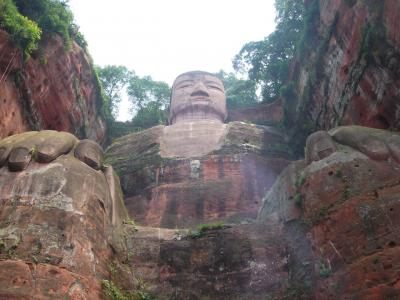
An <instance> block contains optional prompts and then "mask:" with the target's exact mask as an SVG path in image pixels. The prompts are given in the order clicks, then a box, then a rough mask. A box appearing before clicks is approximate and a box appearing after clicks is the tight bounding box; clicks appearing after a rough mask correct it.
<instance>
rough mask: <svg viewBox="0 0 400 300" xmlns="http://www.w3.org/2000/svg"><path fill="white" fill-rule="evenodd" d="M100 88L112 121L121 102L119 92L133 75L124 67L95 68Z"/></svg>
mask: <svg viewBox="0 0 400 300" xmlns="http://www.w3.org/2000/svg"><path fill="white" fill-rule="evenodd" d="M96 71H97V74H98V76H99V80H100V83H101V86H102V87H103V89H104V96H105V98H106V105H107V108H106V109H107V110H108V111H109V113H110V115H111V116H112V118H113V119H115V118H116V117H117V116H118V107H119V104H120V102H121V100H122V95H121V92H122V90H123V89H124V87H125V86H126V85H127V83H128V82H129V80H130V78H131V76H132V75H133V73H132V72H131V71H129V70H128V69H127V68H126V67H125V66H116V65H108V66H105V67H100V66H96Z"/></svg>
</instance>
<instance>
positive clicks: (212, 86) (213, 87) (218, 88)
mask: <svg viewBox="0 0 400 300" xmlns="http://www.w3.org/2000/svg"><path fill="white" fill-rule="evenodd" d="M207 87H208V88H210V89H214V90H218V91H221V92H222V89H221V88H220V87H219V86H216V85H207Z"/></svg>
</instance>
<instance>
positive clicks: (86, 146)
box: [75, 140, 103, 170]
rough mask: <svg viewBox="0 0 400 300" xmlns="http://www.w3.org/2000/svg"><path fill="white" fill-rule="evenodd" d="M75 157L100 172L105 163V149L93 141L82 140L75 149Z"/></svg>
mask: <svg viewBox="0 0 400 300" xmlns="http://www.w3.org/2000/svg"><path fill="white" fill-rule="evenodd" d="M75 157H76V158H78V159H79V160H81V161H83V162H84V163H85V164H87V165H88V166H90V167H92V168H93V169H95V170H99V169H100V168H101V166H102V163H103V149H101V147H100V145H99V144H97V143H96V142H94V141H91V140H82V141H80V142H79V143H78V145H77V146H76V148H75Z"/></svg>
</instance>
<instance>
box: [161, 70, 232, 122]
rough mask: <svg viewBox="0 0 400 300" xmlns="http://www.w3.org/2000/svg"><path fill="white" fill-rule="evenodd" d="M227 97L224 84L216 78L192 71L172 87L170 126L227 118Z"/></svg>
mask: <svg viewBox="0 0 400 300" xmlns="http://www.w3.org/2000/svg"><path fill="white" fill-rule="evenodd" d="M226 115H227V112H226V97H225V91H224V85H223V84H222V81H221V80H220V79H219V78H218V77H216V76H215V75H213V74H211V73H207V72H202V71H192V72H187V73H183V74H181V75H179V76H178V77H177V78H176V79H175V81H174V84H173V85H172V94H171V105H170V112H169V123H170V124H175V123H179V122H184V121H198V120H213V121H217V122H221V123H223V122H224V121H225V119H226Z"/></svg>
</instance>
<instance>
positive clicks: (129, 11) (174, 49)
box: [69, 0, 275, 119]
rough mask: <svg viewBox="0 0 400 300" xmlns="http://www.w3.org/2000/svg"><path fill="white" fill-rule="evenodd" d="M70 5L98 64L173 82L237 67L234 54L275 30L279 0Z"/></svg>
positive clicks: (102, 0) (81, 1) (103, 0)
mask: <svg viewBox="0 0 400 300" xmlns="http://www.w3.org/2000/svg"><path fill="white" fill-rule="evenodd" d="M69 4H70V7H71V9H72V11H73V13H74V16H75V21H76V23H77V24H78V25H79V26H80V28H81V32H82V33H83V34H84V35H85V38H86V40H87V41H88V44H89V52H90V53H91V55H92V57H93V60H94V63H95V64H97V65H100V66H104V65H124V66H126V67H128V68H129V69H132V70H134V71H135V72H136V74H138V75H140V76H144V75H150V76H152V78H153V79H155V80H161V81H165V82H167V83H168V84H170V85H171V84H172V82H173V80H174V79H175V77H176V76H177V75H179V74H181V73H183V72H187V71H191V70H203V71H208V72H217V71H219V70H221V69H223V70H225V71H233V69H232V58H233V57H234V56H235V54H237V53H238V52H239V51H240V49H241V47H242V46H243V45H244V44H245V43H247V42H249V41H257V40H261V39H263V38H264V37H265V36H267V35H268V34H269V33H270V32H271V31H272V30H273V29H274V18H275V10H274V5H273V4H274V0H243V1H242V0H231V1H223V0H202V1H198V0H197V1H195V0H164V1H163V0H113V1H110V0H70V1H69ZM125 110H126V109H125ZM121 113H124V112H123V111H122V112H121ZM126 117H127V116H124V115H121V116H120V119H126Z"/></svg>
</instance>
